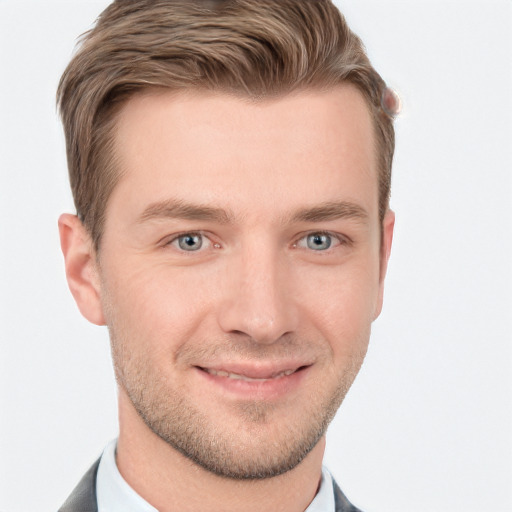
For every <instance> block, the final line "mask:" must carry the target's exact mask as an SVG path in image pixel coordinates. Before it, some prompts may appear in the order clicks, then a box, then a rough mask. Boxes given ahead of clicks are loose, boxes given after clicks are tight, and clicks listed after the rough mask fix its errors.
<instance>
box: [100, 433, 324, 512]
mask: <svg viewBox="0 0 512 512" xmlns="http://www.w3.org/2000/svg"><path fill="white" fill-rule="evenodd" d="M116 446H117V439H114V440H112V441H110V443H109V444H108V445H107V446H106V448H105V450H104V451H103V455H102V456H101V461H100V465H99V468H98V475H97V477H96V496H97V500H98V512H158V510H157V509H156V508H155V507H152V506H151V505H150V504H149V503H148V502H147V501H146V500H145V499H143V498H142V497H141V496H139V495H138V494H137V493H136V492H135V491H134V490H133V489H132V488H131V487H130V486H129V485H128V483H127V482H126V481H125V479H124V478H123V477H122V476H121V473H119V470H118V469H117V464H116ZM305 512H334V489H333V485H332V476H331V475H330V473H329V471H327V469H326V468H322V481H321V483H320V489H319V491H318V493H317V495H316V496H315V499H314V500H313V501H312V502H311V504H310V505H309V507H308V508H307V509H306V510H305Z"/></svg>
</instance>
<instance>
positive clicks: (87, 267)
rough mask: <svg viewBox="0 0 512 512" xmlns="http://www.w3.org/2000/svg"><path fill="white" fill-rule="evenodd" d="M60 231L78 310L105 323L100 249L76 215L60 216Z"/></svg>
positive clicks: (61, 243)
mask: <svg viewBox="0 0 512 512" xmlns="http://www.w3.org/2000/svg"><path fill="white" fill-rule="evenodd" d="M59 234H60V246H61V249H62V254H63V255H64V262H65V267H66V279H67V281H68V286H69V289H70V290H71V293H72V294H73V297H74V298H75V302H76V304H77V306H78V309H79V310H80V312H81V313H82V315H83V316H84V317H85V318H87V320H89V322H92V323H93V324H96V325H105V319H104V317H103V311H102V307H101V300H100V289H101V288H100V279H99V275H98V269H97V265H96V251H95V250H94V246H93V243H92V240H91V237H90V235H89V233H88V232H87V230H86V229H85V227H84V225H83V224H82V223H81V222H80V220H79V219H78V217H77V216H76V215H71V214H69V213H64V214H62V215H61V216H60V217H59Z"/></svg>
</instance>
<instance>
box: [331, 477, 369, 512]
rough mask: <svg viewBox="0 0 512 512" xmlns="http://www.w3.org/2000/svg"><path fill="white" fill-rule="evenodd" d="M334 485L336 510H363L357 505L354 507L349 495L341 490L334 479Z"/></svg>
mask: <svg viewBox="0 0 512 512" xmlns="http://www.w3.org/2000/svg"><path fill="white" fill-rule="evenodd" d="M332 485H333V487H334V505H335V507H334V509H335V511H336V512H362V511H361V510H360V509H358V508H357V507H354V505H352V503H350V501H348V499H347V497H346V496H345V495H344V494H343V493H342V492H341V489H340V488H339V487H338V484H337V483H336V482H335V481H334V478H333V479H332Z"/></svg>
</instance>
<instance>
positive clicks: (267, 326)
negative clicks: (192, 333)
mask: <svg viewBox="0 0 512 512" xmlns="http://www.w3.org/2000/svg"><path fill="white" fill-rule="evenodd" d="M224 285H225V288H224V287H223V291H222V293H223V300H222V305H221V307H220V308H219V311H218V322H219V325H220V327H221V329H222V330H223V331H224V332H226V333H236V334H244V335H246V336H248V337H249V338H251V339H252V340H253V341H254V342H256V343H260V344H271V343H274V342H275V341H277V340H279V339H280V338H281V337H282V336H283V335H285V334H289V333H293V332H294V331H295V330H296V329H297V324H298V319H299V315H298V310H297V304H296V300H295V299H296V298H295V297H294V296H293V290H292V288H293V279H292V277H291V272H290V270H289V265H287V264H286V261H283V258H280V257H279V254H278V251H275V250H274V251H272V250H265V248H262V246H261V245H260V246H259V247H254V246H253V247H252V248H250V247H247V248H246V250H244V251H243V254H241V255H240V256H239V257H237V258H236V259H235V261H233V262H232V264H231V265H230V268H229V277H228V278H227V280H226V281H225V282H224Z"/></svg>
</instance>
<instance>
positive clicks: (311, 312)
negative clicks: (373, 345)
mask: <svg viewBox="0 0 512 512" xmlns="http://www.w3.org/2000/svg"><path fill="white" fill-rule="evenodd" d="M378 283H379V280H378V263H374V262H373V261H370V260H369V261H366V262H359V263H358V264H357V265H355V264H354V265H346V266H344V265H340V266H339V267H338V268H336V267H328V268H324V269H322V268H318V269H316V271H312V272H310V273H309V275H308V279H307V280H304V278H303V279H302V285H301V288H302V290H301V291H300V294H299V297H300V298H299V302H300V303H301V307H302V309H303V310H304V314H307V315H308V316H309V317H310V320H311V322H312V323H313V324H314V325H315V327H316V329H317V330H318V331H319V332H321V333H322V334H323V336H324V337H325V338H326V339H327V340H329V341H330V343H331V347H332V349H333V350H334V349H335V348H336V349H338V350H347V351H351V350H352V348H354V346H357V345H360V344H361V343H366V342H367V341H365V339H366V338H367V337H368V336H367V333H369V330H370V325H371V322H372V320H373V314H374V310H375V305H376V301H377V299H378V290H379V287H378Z"/></svg>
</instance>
